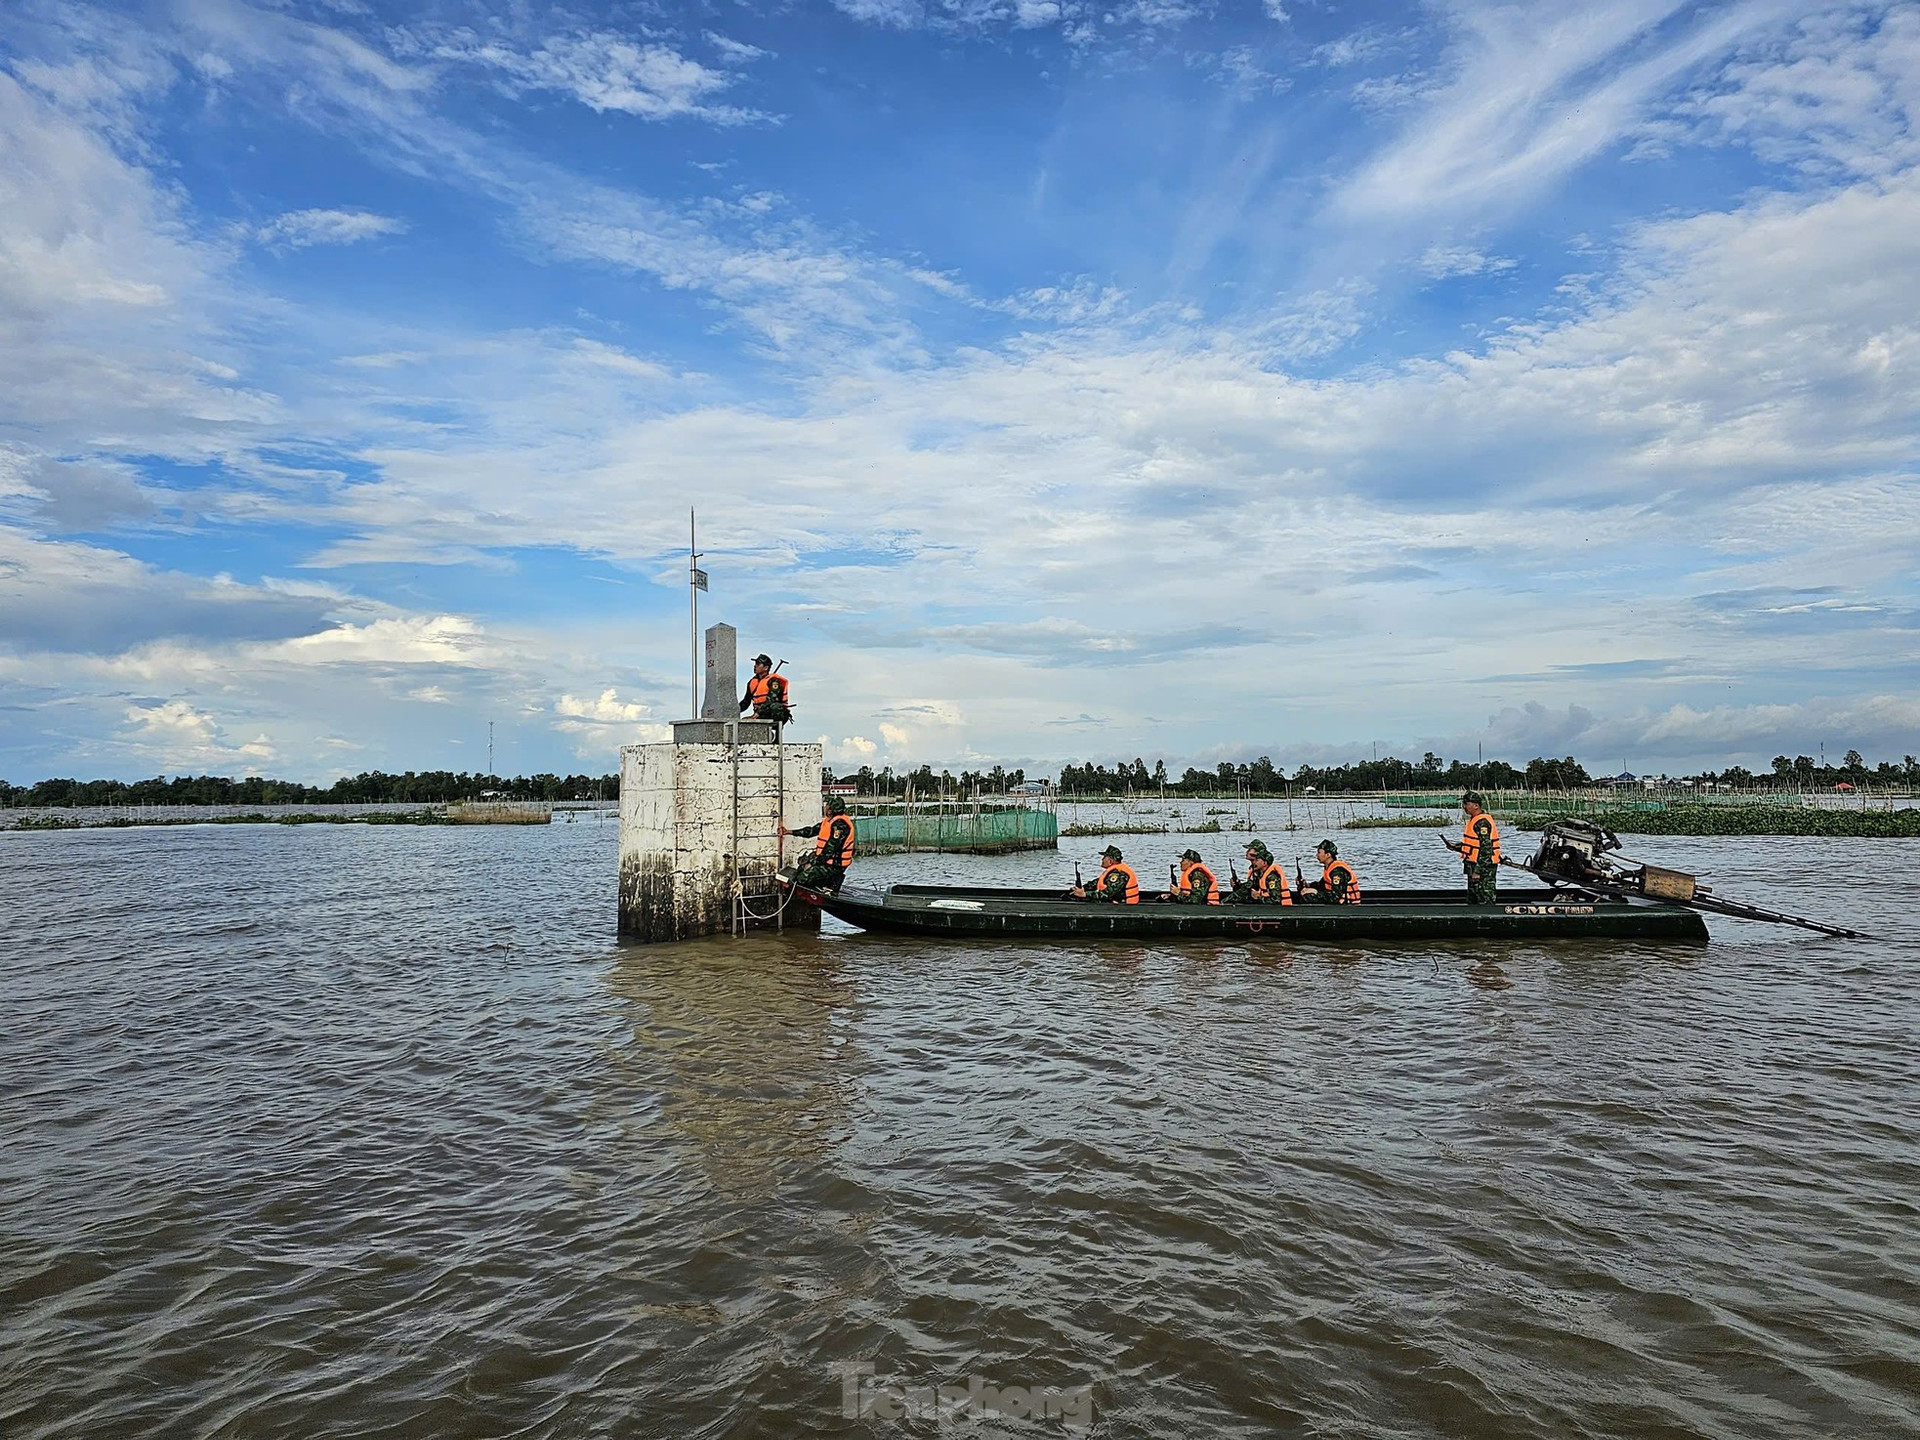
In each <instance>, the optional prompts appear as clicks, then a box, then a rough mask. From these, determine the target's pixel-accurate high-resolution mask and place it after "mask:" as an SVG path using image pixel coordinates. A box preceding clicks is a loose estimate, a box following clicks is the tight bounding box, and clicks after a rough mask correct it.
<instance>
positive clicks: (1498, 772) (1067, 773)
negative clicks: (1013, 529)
mask: <svg viewBox="0 0 1920 1440" xmlns="http://www.w3.org/2000/svg"><path fill="white" fill-rule="evenodd" d="M1610 778H1611V777H1606V776H1603V777H1601V778H1600V781H1599V782H1596V780H1595V778H1594V777H1593V776H1592V775H1589V774H1588V773H1587V769H1586V767H1585V766H1584V765H1582V764H1580V762H1579V761H1577V760H1575V759H1574V758H1573V757H1572V756H1571V755H1568V756H1565V757H1563V758H1561V759H1558V760H1556V759H1553V758H1551V757H1549V756H1544V755H1536V756H1534V757H1533V759H1531V760H1529V761H1527V763H1526V768H1524V769H1518V768H1516V767H1514V766H1513V765H1510V764H1508V763H1507V762H1506V761H1504V760H1485V761H1477V762H1475V761H1465V760H1453V761H1446V760H1443V759H1441V757H1440V756H1438V755H1436V754H1434V753H1433V752H1432V751H1431V750H1429V751H1428V752H1427V753H1426V754H1425V755H1423V756H1421V758H1420V759H1419V760H1417V761H1413V760H1402V759H1400V758H1398V757H1397V756H1392V755H1389V756H1384V757H1382V758H1380V759H1377V760H1357V761H1354V762H1353V763H1352V764H1348V765H1333V766H1319V765H1302V766H1300V767H1299V768H1298V769H1296V770H1295V771H1294V772H1293V775H1292V776H1291V777H1289V776H1288V775H1287V773H1286V771H1285V770H1284V769H1283V768H1282V767H1281V766H1278V765H1275V764H1274V763H1273V761H1272V760H1271V759H1270V758H1269V757H1267V756H1265V755H1262V756H1260V758H1259V759H1257V760H1253V761H1242V762H1239V763H1237V764H1236V763H1234V762H1232V761H1227V760H1223V761H1221V762H1220V763H1219V764H1218V765H1216V766H1215V767H1214V768H1213V769H1211V770H1201V769H1198V768H1196V767H1194V766H1188V767H1187V768H1186V769H1185V770H1184V771H1183V772H1182V773H1181V774H1180V775H1179V776H1178V777H1175V776H1173V775H1171V774H1169V773H1168V771H1167V767H1166V763H1165V762H1164V761H1156V762H1155V763H1154V765H1153V766H1152V767H1151V768H1149V767H1148V766H1147V763H1146V761H1144V760H1142V759H1139V758H1136V759H1134V760H1133V761H1132V762H1131V763H1129V762H1127V761H1124V760H1121V761H1117V762H1115V763H1114V764H1113V765H1112V766H1106V765H1100V764H1096V763H1094V762H1092V761H1089V762H1087V763H1086V764H1084V765H1063V766H1062V767H1061V768H1060V791H1061V793H1062V794H1070V795H1120V794H1124V793H1126V792H1127V791H1129V790H1132V791H1133V792H1134V793H1136V794H1139V793H1141V792H1144V791H1149V790H1154V791H1157V790H1161V789H1165V790H1166V792H1167V793H1168V794H1170V795H1171V794H1178V795H1218V794H1222V793H1227V794H1233V793H1238V792H1239V791H1240V790H1242V789H1245V790H1248V791H1250V792H1251V793H1253V794H1255V795H1279V794H1287V793H1292V794H1296V795H1297V794H1299V793H1301V792H1302V791H1303V790H1305V789H1306V788H1307V787H1309V786H1311V787H1313V789H1315V790H1317V791H1319V792H1320V793H1322V794H1339V793H1342V792H1349V793H1350V792H1356V791H1379V790H1436V789H1454V788H1459V789H1468V788H1474V789H1482V790H1521V789H1526V790H1579V789H1583V788H1586V787H1588V786H1591V785H1594V784H1595V783H1605V781H1606V780H1608V779H1610ZM1663 778H1664V777H1663ZM1676 778H1684V779H1687V780H1690V781H1692V782H1693V783H1695V784H1703V783H1713V784H1718V785H1724V786H1728V787H1731V788H1734V789H1739V790H1763V789H1795V790H1815V789H1830V788H1832V787H1833V786H1834V785H1837V784H1839V783H1841V782H1842V781H1845V782H1847V783H1849V784H1853V785H1869V784H1870V785H1878V786H1885V787H1892V786H1909V787H1911V786H1916V785H1920V760H1916V759H1915V757H1913V756H1912V755H1907V756H1903V757H1902V758H1901V760H1900V761H1899V762H1897V763H1896V762H1893V761H1886V760H1883V761H1881V762H1880V763H1879V764H1878V765H1876V766H1874V767H1873V768H1872V769H1868V768H1867V764H1866V761H1865V759H1864V758H1863V757H1862V756H1861V754H1860V752H1859V751H1858V750H1849V751H1847V753H1846V756H1845V757H1844V758H1843V759H1842V760H1841V762H1840V764H1839V765H1837V766H1834V765H1816V764H1815V763H1814V761H1813V760H1812V759H1811V758H1809V757H1808V756H1805V755H1801V756H1798V757H1796V758H1794V759H1791V760H1789V759H1788V758H1787V757H1786V756H1784V755H1778V756H1775V757H1774V761H1773V770H1772V773H1771V774H1755V773H1754V772H1753V771H1751V770H1748V769H1746V768H1745V767H1744V766H1740V765H1730V766H1728V767H1727V768H1726V769H1725V770H1717V771H1716V770H1704V771H1701V772H1700V773H1698V774H1696V775H1689V776H1685V777H1676Z"/></svg>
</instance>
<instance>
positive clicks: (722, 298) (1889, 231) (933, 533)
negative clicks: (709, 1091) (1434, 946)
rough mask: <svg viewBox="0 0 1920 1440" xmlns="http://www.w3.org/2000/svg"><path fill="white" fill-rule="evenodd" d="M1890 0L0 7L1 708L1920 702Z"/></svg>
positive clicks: (1818, 734)
mask: <svg viewBox="0 0 1920 1440" xmlns="http://www.w3.org/2000/svg"><path fill="white" fill-rule="evenodd" d="M1917 113H1920V7H1916V6H1915V5H1912V4H1903V5H1885V4H1833V5H1827V6H1815V5H1808V4H1804V3H1803V4H1784V3H1771V0H1766V3H1763V0H1748V3H1727V4H1710V5H1690V4H1677V3H1671V0H1601V3H1593V4H1582V5H1577V6H1576V5H1567V6H1551V5H1490V4H1482V3H1473V0H1459V3H1441V4H1429V5H1413V6H1387V5H1378V6H1374V5H1367V6H1338V5H1331V4H1305V3H1294V0H1287V3H1274V0H1245V3H1226V0H1221V3H1217V4H1204V3H1198V0H1193V3H1182V0H1136V3H1129V4H1117V5H1109V6H1094V5H1086V4H1080V3H1077V0H1060V3H1048V0H840V3H838V4H830V3H826V0H790V3H783V4H771V5H761V4H752V3H715V4H710V5H674V6H655V5H646V4H637V5H619V6H612V7H577V8H576V7H560V8H546V7H521V6H510V7H509V6H490V5H485V4H477V3H473V4H470V3H458V0H447V3H442V4H436V5H427V6H418V7H407V8H405V9H390V8H385V7H380V6H376V5H372V4H363V3H359V0H308V3H284V4H259V3H254V4H250V3H243V0H155V3H150V4H126V5H117V6H107V5H85V6H81V5H67V4H59V3H51V0H16V3H12V4H9V5H8V6H6V7H5V8H4V10H0V774H3V775H6V776H8V777H9V778H12V779H15V780H16V781H19V780H26V779H31V778H37V777H39V776H42V775H47V774H55V773H78V774H85V775H121V776H136V775H143V774H152V773H156V772H159V771H169V772H173V771H181V770H214V771H221V772H228V773H237V772H241V771H265V772H269V773H275V774H282V775H287V776H293V777H300V778H314V779H318V778H325V777H327V776H330V775H333V774H337V773H340V772H343V771H353V770H359V769H366V768H375V767H379V768H386V769H401V768H431V767H440V766H448V767H453V768H474V767H476V766H478V765H479V764H480V763H481V761H482V759H483V757H484V747H485V737H486V726H487V722H488V721H489V720H492V721H494V722H495V723H496V728H497V732H498V735H499V743H498V757H499V758H498V765H499V767H500V768H501V769H503V770H507V771H531V770H540V769H557V770H562V771H566V770H579V769H588V770H602V769H611V768H612V766H613V763H614V762H613V755H614V751H615V749H616V748H617V746H618V745H620V744H622V743H627V742H631V741H634V740H639V739H651V738H657V737H658V736H659V735H661V734H662V733H663V726H664V723H665V722H666V721H669V720H671V719H673V718H675V717H676V716H678V715H680V714H682V713H684V711H685V710H686V708H687V705H688V698H687V682H686V678H685V677H686V671H687V662H686V648H685V647H686V611H685V588H684V584H683V580H684V568H685V557H684V553H683V548H682V547H684V544H685V533H686V520H687V510H688V507H689V506H696V505H697V506H698V507H699V510H700V514H701V529H702V542H703V549H705V550H706V551H707V555H708V559H707V564H708V568H709V569H710V571H711V572H712V574H713V590H712V592H711V594H710V596H709V597H708V598H707V601H706V604H705V607H704V611H703V614H704V616H705V617H706V618H709V619H714V618H724V619H727V620H730V621H731V622H733V623H734V624H736V625H737V626H738V627H739V628H740V631H741V636H742V642H743V644H744V646H745V647H746V649H747V650H748V651H752V650H757V649H760V648H762V647H764V648H767V649H769V650H771V651H773V652H774V653H776V654H779V655H782V656H784V657H786V658H787V659H788V662H789V666H788V668H789V670H790V671H791V672H792V673H793V674H794V676H795V687H796V691H795V694H796V701H797V705H798V708H799V713H800V725H799V731H800V733H801V735H802V736H803V737H805V738H813V737H815V736H817V737H819V738H821V739H822V740H823V741H824V743H825V744H826V747H827V754H828V758H829V761H830V762H831V763H834V764H836V765H838V766H840V767H842V768H852V767H855V766H858V765H859V764H862V763H869V764H873V765H875V766H878V765H881V764H886V763H894V764H899V763H902V762H912V763H918V762H919V761H921V760H930V761H933V762H934V763H936V764H952V765H954V766H956V767H958V766H961V765H976V764H980V763H983V762H984V763H994V762H1004V763H1007V764H1009V765H1013V764H1024V765H1026V766H1028V767H1029V768H1039V769H1045V768H1048V767H1049V766H1051V765H1053V764H1056V763H1058V762H1059V761H1061V760H1069V759H1071V760H1078V759H1084V758H1100V759H1106V760H1111V759H1114V758H1119V757H1127V758H1131V757H1132V756H1135V755H1143V756H1146V757H1149V758H1154V757H1165V758H1167V759H1168V760H1169V761H1170V762H1172V763H1174V764H1176V766H1177V765H1179V764H1183V763H1188V762H1201V763H1211V762H1212V761H1215V760H1218V759H1220V758H1246V757H1250V756H1252V755H1255V754H1260V753H1266V754H1269V755H1271V756H1273V757H1274V758H1275V759H1276V760H1277V761H1281V762H1283V763H1288V764H1294V763H1298V762H1300V761H1302V760H1313V761H1316V762H1319V761H1326V760H1334V759H1341V758H1350V757H1352V756H1354V755H1358V754H1366V753H1370V751H1371V749H1372V747H1373V745H1374V744H1375V743H1376V742H1377V743H1378V744H1379V745H1380V746H1381V747H1382V749H1383V751H1384V750H1385V749H1388V748H1392V749H1396V750H1398V751H1399V752H1401V753H1407V754H1418V753H1419V752H1421V751H1423V750H1425V749H1428V748H1432V749H1436V750H1439V751H1440V752H1441V753H1443V754H1446V755H1450V756H1451V755H1469V756H1470V755H1471V754H1473V753H1474V750H1475V747H1476V746H1484V747H1485V749H1486V753H1487V754H1489V755H1501V756H1504V757H1507V758H1510V759H1515V760H1524V759H1526V758H1527V757H1528V756H1530V755H1533V754H1538V753H1552V754H1566V753H1572V754H1574V755H1576V756H1578V757H1580V758H1581V759H1582V760H1584V761H1586V762H1588V763H1589V764H1590V765H1591V766H1593V767H1596V768H1607V769H1612V768H1615V767H1616V766H1617V765H1618V764H1622V763H1624V764H1626V765H1628V766H1630V767H1631V768H1634V769H1636V770H1656V769H1675V770H1678V769H1691V768H1694V767H1696V766H1698V765H1701V764H1706V763H1713V764H1716V765H1717V764H1721V763H1727V762H1730V761H1743V762H1745V763H1748V764H1756V763H1757V764H1762V765H1763V764H1764V762H1765V761H1766V760H1767V759H1768V758H1769V757H1771V756H1772V755H1773V754H1775V753H1779V752H1782V751H1785V752H1787V753H1803V752H1804V753H1814V752H1815V751H1816V750H1817V749H1818V747H1819V746H1820V745H1822V744H1825V745H1826V746H1827V748H1828V750H1829V752H1830V753H1833V754H1837V753H1838V752H1839V751H1840V750H1842V749H1844V748H1846V747H1848V746H1858V747H1859V748H1860V749H1862V750H1864V751H1866V752H1867V754H1868V755H1869V757H1870V758H1876V759H1877V758H1881V757H1890V756H1897V755H1900V754H1904V753H1911V752H1915V751H1920V683H1916V682H1920V662H1916V660H1915V654H1916V650H1920V645H1917V644H1916V642H1917V641H1920V584H1917V583H1916V580H1915V572H1916V569H1917V568H1920V565H1917V564H1916V562H1917V561H1920V486H1917V485H1916V480H1915V463H1916V438H1917V437H1920V368H1917V367H1920V298H1917V297H1920V170H1916V164H1917V163H1920V130H1916V114H1917Z"/></svg>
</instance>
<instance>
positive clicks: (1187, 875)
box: [1167, 850, 1220, 905]
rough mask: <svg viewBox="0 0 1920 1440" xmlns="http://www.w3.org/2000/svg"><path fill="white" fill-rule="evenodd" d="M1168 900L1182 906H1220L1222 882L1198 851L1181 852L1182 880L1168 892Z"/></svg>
mask: <svg viewBox="0 0 1920 1440" xmlns="http://www.w3.org/2000/svg"><path fill="white" fill-rule="evenodd" d="M1167 899H1169V900H1173V901H1177V902H1178V903H1180V904H1182V905H1218V904H1219V903H1220V882H1219V881H1218V880H1217V879H1215V878H1214V874H1213V871H1212V870H1210V869H1209V868H1208V867H1207V865H1206V862H1204V861H1203V860H1201V858H1200V852H1199V851H1198V850H1182V851H1181V852H1180V879H1179V881H1178V882H1176V884H1175V886H1174V888H1173V889H1171V890H1169V891H1168V892H1167Z"/></svg>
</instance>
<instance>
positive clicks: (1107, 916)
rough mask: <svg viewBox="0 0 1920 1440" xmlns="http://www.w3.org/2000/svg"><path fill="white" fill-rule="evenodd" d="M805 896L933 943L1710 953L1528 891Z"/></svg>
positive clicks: (1645, 920)
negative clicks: (1516, 946) (1506, 943)
mask: <svg viewBox="0 0 1920 1440" xmlns="http://www.w3.org/2000/svg"><path fill="white" fill-rule="evenodd" d="M796 894H797V895H798V896H800V897H801V898H803V899H806V900H809V901H812V902H813V903H815V904H818V905H819V906H820V907H821V908H822V909H823V910H825V911H826V912H827V913H828V914H829V915H832V916H835V917H836V918H838V919H841V920H844V921H846V922H847V923H848V924H850V925H857V926H859V927H860V928H861V929H863V930H876V931H883V932H886V933H890V934H899V935H921V936H926V937H928V938H932V939H941V938H955V939H958V938H964V937H981V936H990V937H1000V938H1016V937H1031V938H1046V939H1067V938H1074V939H1096V938H1111V939H1117V940H1183V939H1194V940H1198V939H1211V940H1223V939H1224V940H1236V941H1247V942H1269V941H1278V942H1281V943H1284V944H1314V943H1319V944H1334V945H1352V944H1356V943H1370V944H1394V943H1397V942H1400V941H1413V940H1520V941H1532V940H1628V941H1635V942H1638V943H1641V944H1655V945H1705V944H1706V943H1707V941H1708V936H1707V926H1706V922H1705V921H1704V920H1702V919H1701V918H1700V915H1699V914H1698V913H1697V912H1696V911H1693V910H1689V909H1687V908H1685V907H1684V906H1680V905H1666V904H1662V903H1660V902H1658V901H1652V900H1645V899H1641V898H1639V897H1631V898H1624V899H1615V898H1605V899H1589V898H1586V897H1584V896H1580V897H1576V896H1572V895H1567V894H1563V893H1559V892H1555V891H1552V890H1543V889H1536V890H1523V891H1516V892H1514V893H1512V894H1509V895H1503V896H1501V897H1500V899H1499V900H1497V901H1496V902H1494V903H1493V904H1491V905H1469V904H1467V903H1466V901H1465V898H1464V897H1463V896H1461V895H1460V894H1459V893H1458V892H1457V891H1432V890H1401V891H1380V892H1375V893H1370V894H1369V895H1368V896H1367V899H1366V901H1365V903H1364V904H1360V905H1288V906H1272V905H1174V904H1164V903H1158V904H1156V903H1146V904H1140V905H1109V904H1098V903H1090V902H1088V901H1085V900H1072V899H1068V898H1065V897H1063V896H1062V895H1061V893H1060V892H1059V891H1048V890H1012V889H1004V890H1001V889H987V888H981V887H968V886H945V885H896V886H894V887H893V888H892V889H890V890H887V891H884V892H883V891H876V890H863V889H856V888H854V887H847V888H844V889H842V890H841V892H840V893H839V894H838V895H826V894H818V893H816V892H813V891H810V890H805V889H801V890H798V891H796Z"/></svg>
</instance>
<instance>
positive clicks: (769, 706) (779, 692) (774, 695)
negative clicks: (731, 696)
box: [740, 655, 793, 725]
mask: <svg viewBox="0 0 1920 1440" xmlns="http://www.w3.org/2000/svg"><path fill="white" fill-rule="evenodd" d="M781 663H782V664H785V663H786V662H785V661H782V662H781ZM790 693H791V692H790V690H789V689H788V686H787V677H786V676H784V675H776V674H774V673H773V657H772V656H771V655H756V656H754V657H753V678H752V679H751V680H749V681H747V694H746V698H745V699H743V700H742V701H741V702H740V708H741V709H742V710H745V709H746V708H747V707H748V706H752V707H753V718H754V719H756V720H772V721H774V722H775V723H776V724H780V725H784V724H786V723H787V721H789V720H791V719H793V711H792V709H791V708H790V706H791V703H792V702H791V701H790V700H789V699H788V695H789V694H790Z"/></svg>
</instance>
